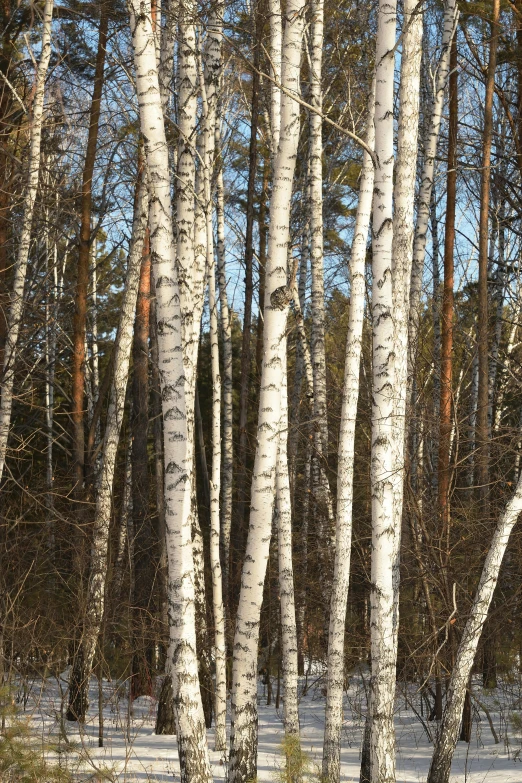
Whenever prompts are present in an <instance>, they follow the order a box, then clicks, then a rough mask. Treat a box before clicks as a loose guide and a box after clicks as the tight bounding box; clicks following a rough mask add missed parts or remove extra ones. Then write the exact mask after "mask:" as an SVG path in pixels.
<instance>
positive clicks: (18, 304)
mask: <svg viewBox="0 0 522 783" xmlns="http://www.w3.org/2000/svg"><path fill="white" fill-rule="evenodd" d="M53 5H54V4H53V2H52V0H46V2H45V6H44V12H43V29H42V51H41V54H40V61H39V63H38V67H37V70H36V84H35V92H34V98H33V106H32V117H31V131H30V140H29V160H28V164H27V183H26V190H25V195H24V202H23V218H22V229H21V232H20V244H19V245H18V253H17V256H16V261H15V268H14V279H13V288H12V291H11V301H10V304H9V314H8V317H7V335H6V340H5V348H4V364H3V373H2V386H1V400H0V480H1V479H2V475H3V472H4V466H5V458H6V451H7V440H8V437H9V428H10V424H11V410H12V407H13V386H14V371H15V363H16V354H17V348H18V335H19V333H20V326H21V323H22V316H23V311H24V288H25V278H26V275H27V263H28V260H29V250H30V246H31V229H32V225H33V211H34V204H35V201H36V194H37V191H38V181H39V179H40V149H41V142H42V122H43V113H44V98H45V78H46V76H47V69H48V67H49V60H50V58H51V23H52V17H53Z"/></svg>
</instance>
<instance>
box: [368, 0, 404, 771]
mask: <svg viewBox="0 0 522 783" xmlns="http://www.w3.org/2000/svg"><path fill="white" fill-rule="evenodd" d="M396 22H397V16H396V3H395V0H392V2H389V0H379V12H378V20H377V43H376V55H375V62H376V72H375V159H376V164H375V180H374V194H373V225H372V251H373V253H372V272H373V277H372V300H371V322H372V343H373V361H372V365H373V366H372V372H373V379H372V434H371V438H372V445H371V492H372V560H371V584H372V589H371V599H370V600H371V662H372V674H371V682H370V714H371V735H370V764H371V770H372V781H374V782H375V783H393V781H395V736H394V729H393V707H394V695H395V643H394V638H395V637H394V623H393V614H394V590H393V587H394V585H393V575H394V569H393V555H394V547H395V530H394V514H393V506H394V476H393V469H394V460H393V456H394V455H393V414H394V392H395V368H394V349H395V345H394V323H393V307H394V301H393V286H392V243H393V214H392V202H393V165H394V153H393V108H394V106H393V103H394V90H393V87H394V84H393V82H394V47H395V30H396Z"/></svg>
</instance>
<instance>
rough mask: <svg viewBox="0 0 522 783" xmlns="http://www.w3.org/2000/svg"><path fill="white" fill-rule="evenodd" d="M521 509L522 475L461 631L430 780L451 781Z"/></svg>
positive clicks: (487, 558)
mask: <svg viewBox="0 0 522 783" xmlns="http://www.w3.org/2000/svg"><path fill="white" fill-rule="evenodd" d="M521 511H522V479H519V480H518V484H517V488H516V492H515V494H514V496H513V497H512V498H511V500H510V501H509V503H508V504H507V506H506V508H505V510H504V512H503V514H502V516H501V517H500V520H499V522H498V524H497V528H496V530H495V533H494V535H493V539H492V541H491V544H490V546H489V549H488V554H487V556H486V560H485V563H484V567H483V569H482V574H481V577H480V582H479V585H478V587H477V591H476V593H475V599H474V601H473V606H472V608H471V612H470V616H469V618H468V621H467V622H466V626H465V628H464V632H463V634H462V639H461V641H460V645H459V648H458V651H457V656H456V659H455V664H454V666H453V669H452V672H451V678H450V682H449V686H448V690H447V695H446V707H445V710H444V715H443V719H442V724H441V728H440V731H439V734H438V738H437V743H436V745H435V751H434V753H433V758H432V760H431V766H430V771H429V774H428V783H448V781H449V776H450V771H451V761H452V759H453V753H454V752H455V746H456V744H457V738H458V733H459V727H460V722H461V717H462V708H463V705H464V699H465V696H466V689H467V686H468V682H469V676H470V673H471V669H472V666H473V662H474V660H475V655H476V652H477V646H478V643H479V640H480V636H481V634H482V629H483V628H484V623H485V622H486V619H487V616H488V611H489V607H490V605H491V601H492V598H493V593H494V592H495V587H496V584H497V581H498V576H499V572H500V567H501V565H502V560H503V558H504V554H505V551H506V548H507V545H508V542H509V537H510V535H511V531H512V530H513V527H514V526H515V523H516V522H517V520H518V518H519V515H520V512H521Z"/></svg>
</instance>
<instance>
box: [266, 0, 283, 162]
mask: <svg viewBox="0 0 522 783" xmlns="http://www.w3.org/2000/svg"><path fill="white" fill-rule="evenodd" d="M268 16H269V27H270V73H271V76H272V78H273V79H275V81H276V82H278V83H279V84H280V83H281V55H282V43H283V16H282V13H281V2H280V0H268ZM270 126H271V127H270V131H271V145H270V146H271V153H272V154H271V157H272V162H273V161H274V159H275V156H276V153H277V148H278V147H279V136H280V133H281V90H280V89H279V88H278V87H276V85H275V84H274V83H273V82H272V83H271V84H270Z"/></svg>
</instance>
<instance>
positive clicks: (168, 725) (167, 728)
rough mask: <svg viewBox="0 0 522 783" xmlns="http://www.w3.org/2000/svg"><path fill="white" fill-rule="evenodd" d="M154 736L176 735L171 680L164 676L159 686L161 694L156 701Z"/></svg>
mask: <svg viewBox="0 0 522 783" xmlns="http://www.w3.org/2000/svg"><path fill="white" fill-rule="evenodd" d="M154 732H155V733H156V734H169V735H174V734H175V733H176V716H175V714H174V697H173V693H172V680H171V679H170V676H168V675H167V676H166V677H165V679H164V680H163V684H162V686H161V692H160V695H159V699H158V712H157V715H156V727H155V729H154Z"/></svg>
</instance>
